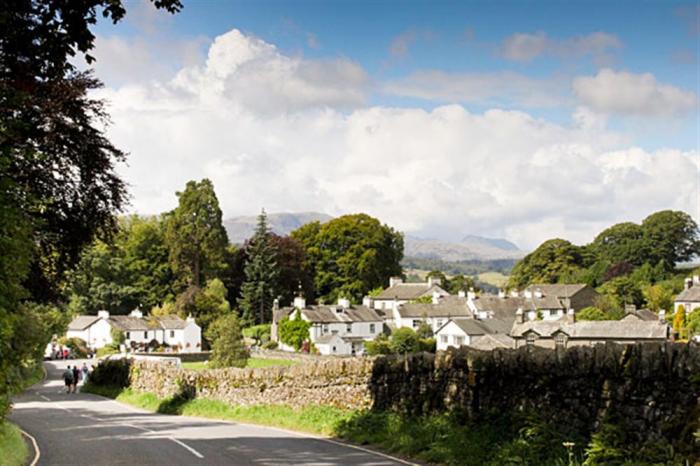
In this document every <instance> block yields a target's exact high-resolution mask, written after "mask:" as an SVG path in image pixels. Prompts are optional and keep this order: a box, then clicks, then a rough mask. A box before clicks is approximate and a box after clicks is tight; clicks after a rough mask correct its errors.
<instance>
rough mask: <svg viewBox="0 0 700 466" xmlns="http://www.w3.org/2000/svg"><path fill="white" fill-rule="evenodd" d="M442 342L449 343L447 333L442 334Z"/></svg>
mask: <svg viewBox="0 0 700 466" xmlns="http://www.w3.org/2000/svg"><path fill="white" fill-rule="evenodd" d="M440 343H447V335H440Z"/></svg>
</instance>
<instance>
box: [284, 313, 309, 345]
mask: <svg viewBox="0 0 700 466" xmlns="http://www.w3.org/2000/svg"><path fill="white" fill-rule="evenodd" d="M310 328H311V324H310V323H309V322H307V321H305V320H304V319H302V318H301V312H300V311H299V310H298V309H297V310H296V311H295V313H294V315H293V316H292V318H291V319H290V318H289V317H285V318H283V319H282V320H281V321H280V323H279V337H280V341H281V342H282V343H284V344H285V345H289V346H291V347H293V348H294V349H296V350H297V351H299V350H300V349H301V347H302V345H303V344H304V342H305V341H308V340H309V329H310Z"/></svg>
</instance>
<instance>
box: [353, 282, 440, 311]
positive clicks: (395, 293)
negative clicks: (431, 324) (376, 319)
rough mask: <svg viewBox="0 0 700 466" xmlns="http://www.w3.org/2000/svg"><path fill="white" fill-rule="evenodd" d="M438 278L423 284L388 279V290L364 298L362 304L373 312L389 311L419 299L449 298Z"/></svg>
mask: <svg viewBox="0 0 700 466" xmlns="http://www.w3.org/2000/svg"><path fill="white" fill-rule="evenodd" d="M441 284H442V283H441V281H440V279H439V278H433V277H428V281H427V282H423V283H404V281H403V279H401V278H400V277H392V278H390V279H389V288H386V289H384V290H383V291H382V292H381V293H379V294H378V295H376V296H371V297H370V296H366V297H365V298H364V300H363V301H362V304H363V305H364V306H366V307H369V308H372V309H374V310H386V311H390V310H392V309H394V308H395V307H396V306H397V305H402V304H406V303H409V302H411V301H415V300H417V299H420V298H425V297H431V298H432V297H433V296H434V295H435V294H437V295H438V296H449V293H448V292H447V291H445V290H444V289H442V288H441V287H440V285H441Z"/></svg>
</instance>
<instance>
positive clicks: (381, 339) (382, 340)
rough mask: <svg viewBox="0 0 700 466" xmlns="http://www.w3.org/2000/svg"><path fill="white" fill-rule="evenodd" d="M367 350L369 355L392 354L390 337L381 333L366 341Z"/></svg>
mask: <svg viewBox="0 0 700 466" xmlns="http://www.w3.org/2000/svg"><path fill="white" fill-rule="evenodd" d="M365 352H366V353H367V354H368V355H369V356H377V355H380V354H391V344H390V341H389V337H387V336H386V335H385V334H383V333H380V334H379V335H377V337H376V338H375V339H374V340H372V341H365Z"/></svg>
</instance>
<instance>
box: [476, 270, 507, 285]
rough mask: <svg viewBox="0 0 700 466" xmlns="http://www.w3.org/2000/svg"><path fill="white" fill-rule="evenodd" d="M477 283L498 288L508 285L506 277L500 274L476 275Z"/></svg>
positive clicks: (485, 273) (486, 273)
mask: <svg viewBox="0 0 700 466" xmlns="http://www.w3.org/2000/svg"><path fill="white" fill-rule="evenodd" d="M478 278H479V281H480V282H484V283H488V284H489V285H493V286H496V287H498V288H501V287H504V286H505V285H506V283H508V275H503V274H502V273H500V272H484V273H480V274H479V275H478Z"/></svg>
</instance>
